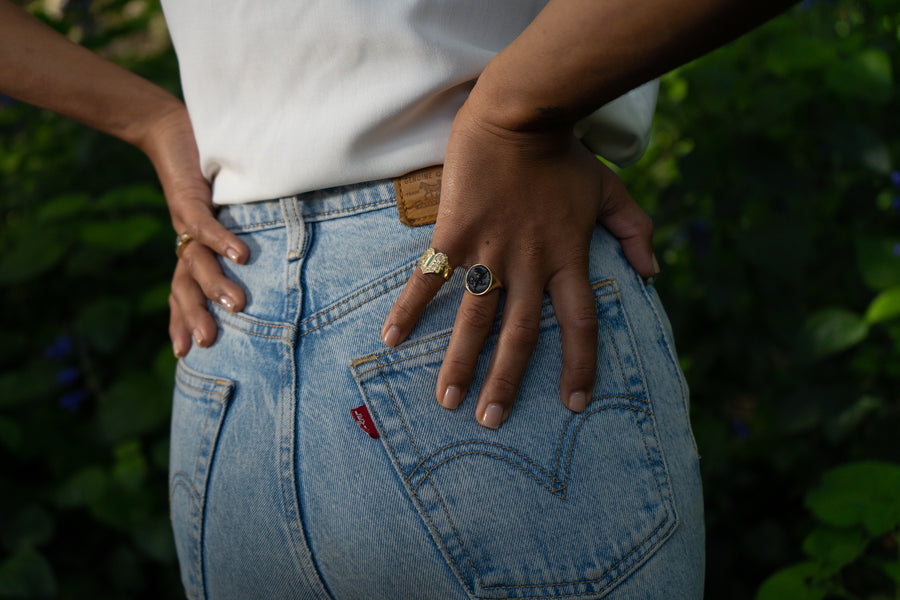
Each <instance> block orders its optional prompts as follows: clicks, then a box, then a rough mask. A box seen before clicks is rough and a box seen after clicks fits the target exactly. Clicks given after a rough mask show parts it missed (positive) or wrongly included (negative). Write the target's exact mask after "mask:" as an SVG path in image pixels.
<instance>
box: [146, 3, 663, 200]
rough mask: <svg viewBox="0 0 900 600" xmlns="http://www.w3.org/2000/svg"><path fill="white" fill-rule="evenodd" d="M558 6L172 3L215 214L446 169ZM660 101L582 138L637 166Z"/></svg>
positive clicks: (605, 116)
mask: <svg viewBox="0 0 900 600" xmlns="http://www.w3.org/2000/svg"><path fill="white" fill-rule="evenodd" d="M545 3H546V0H378V1H375V0H267V1H265V2H261V1H260V0H219V1H217V2H200V1H199V0H163V8H164V11H165V15H166V19H167V22H168V25H169V30H170V33H171V36H172V40H173V43H174V45H175V50H176V52H177V54H178V60H179V65H180V69H181V80H182V87H183V90H184V96H185V101H186V104H187V107H188V111H189V113H190V115H191V121H192V123H193V126H194V132H195V135H196V137H197V143H198V146H199V149H200V163H201V167H202V169H203V173H204V175H205V176H206V177H207V178H208V179H210V180H211V181H212V182H213V199H214V201H215V202H216V203H218V204H229V203H239V202H251V201H254V200H267V199H270V198H278V197H283V196H289V195H293V194H299V193H302V192H306V191H311V190H316V189H323V188H328V187H333V186H337V185H343V184H350V183H357V182H361V181H369V180H375V179H382V178H386V177H394V176H398V175H402V174H404V173H407V172H409V171H412V170H414V169H417V168H420V167H425V166H429V165H433V164H439V163H441V162H443V157H444V151H445V148H446V144H447V138H448V136H449V133H450V126H451V124H452V122H453V118H454V116H455V115H456V112H457V110H458V109H459V107H460V106H462V103H463V102H464V101H465V99H466V96H467V95H468V93H469V91H470V90H471V89H472V86H473V85H474V83H475V79H476V78H477V77H478V75H479V73H481V71H482V69H483V68H484V67H485V65H486V64H487V63H488V61H490V60H491V58H493V56H494V55H495V54H497V53H498V52H499V51H500V50H502V49H503V48H504V47H506V46H507V45H508V44H509V43H510V42H511V41H512V40H513V39H514V38H515V37H516V36H517V35H518V34H519V33H521V31H522V30H523V29H525V27H526V26H527V25H528V24H529V23H530V22H531V21H532V19H534V17H535V16H536V15H537V13H538V12H539V11H540V10H541V9H542V8H543V6H544V4H545ZM598 35H600V33H598ZM656 93H657V84H656V82H653V83H650V84H647V85H645V86H642V87H640V88H637V89H636V90H633V91H632V92H629V93H628V94H626V95H625V96H623V97H622V98H620V99H618V100H616V101H614V102H612V103H610V104H608V105H607V106H605V107H604V108H603V109H601V110H600V111H598V113H595V114H594V115H592V116H591V117H590V118H588V119H586V120H585V121H583V122H582V123H580V124H579V126H578V127H577V128H576V131H577V132H578V133H579V134H580V135H583V139H585V142H586V143H587V144H588V146H589V147H591V148H592V149H593V150H594V151H595V152H596V153H598V154H600V155H601V156H603V157H605V158H607V159H609V160H611V161H613V162H617V163H620V164H622V163H627V162H630V161H633V160H636V159H637V158H638V157H640V155H641V154H642V153H643V151H644V149H645V147H646V144H647V141H648V137H649V131H650V122H651V119H652V115H653V110H654V107H655V103H656Z"/></svg>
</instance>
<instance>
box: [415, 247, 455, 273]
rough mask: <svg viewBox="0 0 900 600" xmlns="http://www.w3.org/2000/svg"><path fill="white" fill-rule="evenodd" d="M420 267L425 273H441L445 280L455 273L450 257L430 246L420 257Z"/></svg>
mask: <svg viewBox="0 0 900 600" xmlns="http://www.w3.org/2000/svg"><path fill="white" fill-rule="evenodd" d="M418 264H419V269H421V270H422V272H423V273H434V274H435V275H440V276H441V277H443V278H444V279H445V280H446V279H449V278H450V275H452V274H453V267H451V266H450V259H449V258H447V255H446V254H444V253H443V252H438V251H437V250H435V249H434V248H429V249H428V250H426V251H425V253H424V254H422V256H421V257H420V258H419V263H418Z"/></svg>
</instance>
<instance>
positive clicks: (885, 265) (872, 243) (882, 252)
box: [856, 237, 900, 290]
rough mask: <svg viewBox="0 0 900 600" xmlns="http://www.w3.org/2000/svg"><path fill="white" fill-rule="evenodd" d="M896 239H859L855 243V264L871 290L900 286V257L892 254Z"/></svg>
mask: <svg viewBox="0 0 900 600" xmlns="http://www.w3.org/2000/svg"><path fill="white" fill-rule="evenodd" d="M897 243H898V240H897V239H896V238H882V239H869V238H866V237H863V238H860V239H858V240H857V242H856V262H857V266H858V267H859V272H860V274H861V275H862V277H863V280H864V281H865V282H866V285H868V286H869V287H870V288H872V289H873V290H886V289H888V288H892V287H896V286H900V256H897V255H895V254H894V249H895V247H896V245H897Z"/></svg>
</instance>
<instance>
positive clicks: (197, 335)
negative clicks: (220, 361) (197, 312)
mask: <svg viewBox="0 0 900 600" xmlns="http://www.w3.org/2000/svg"><path fill="white" fill-rule="evenodd" d="M203 339H204V338H203V333H202V332H201V331H200V330H199V329H195V330H194V341H195V342H197V345H198V346H202V345H203Z"/></svg>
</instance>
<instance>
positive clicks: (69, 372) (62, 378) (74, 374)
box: [56, 367, 81, 385]
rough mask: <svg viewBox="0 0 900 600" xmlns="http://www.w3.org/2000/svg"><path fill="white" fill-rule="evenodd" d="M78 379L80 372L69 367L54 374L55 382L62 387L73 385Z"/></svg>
mask: <svg viewBox="0 0 900 600" xmlns="http://www.w3.org/2000/svg"><path fill="white" fill-rule="evenodd" d="M79 377H81V372H80V371H79V370H78V369H76V368H75V367H69V368H68V369H63V370H62V371H59V372H58V373H57V374H56V381H57V382H59V383H60V384H62V385H69V384H70V383H75V382H76V381H77V380H78V378H79Z"/></svg>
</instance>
